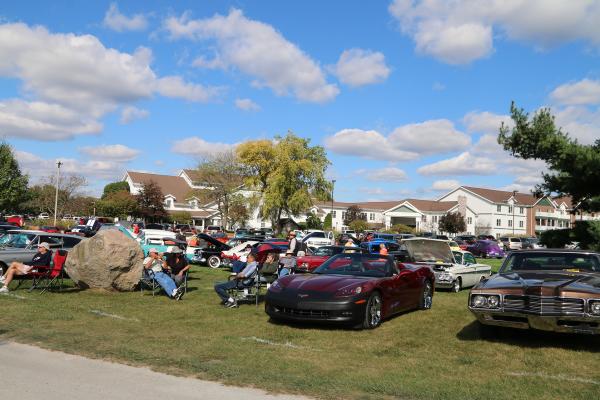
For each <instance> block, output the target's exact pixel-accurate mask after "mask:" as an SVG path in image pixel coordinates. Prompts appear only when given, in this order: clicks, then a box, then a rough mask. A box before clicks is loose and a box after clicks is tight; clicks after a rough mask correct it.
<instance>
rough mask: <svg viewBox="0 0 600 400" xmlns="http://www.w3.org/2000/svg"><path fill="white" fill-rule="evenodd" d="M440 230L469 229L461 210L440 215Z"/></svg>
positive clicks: (452, 231) (451, 231)
mask: <svg viewBox="0 0 600 400" xmlns="http://www.w3.org/2000/svg"><path fill="white" fill-rule="evenodd" d="M438 228H439V230H440V232H448V233H459V232H464V231H466V230H467V222H466V221H465V217H463V216H462V214H461V213H459V212H453V213H452V212H450V213H447V214H445V215H442V216H441V217H440V221H439V224H438Z"/></svg>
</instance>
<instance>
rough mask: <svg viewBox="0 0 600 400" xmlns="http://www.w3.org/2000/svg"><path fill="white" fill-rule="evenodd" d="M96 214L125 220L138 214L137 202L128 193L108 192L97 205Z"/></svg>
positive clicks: (121, 191) (123, 191) (122, 191)
mask: <svg viewBox="0 0 600 400" xmlns="http://www.w3.org/2000/svg"><path fill="white" fill-rule="evenodd" d="M97 208H98V212H99V213H100V214H101V215H102V216H104V217H120V218H125V217H127V216H129V215H137V214H138V201H137V199H136V197H135V196H133V195H132V194H131V193H129V191H125V190H119V191H113V192H109V193H108V194H107V195H106V196H104V197H103V198H102V200H100V201H99V202H98V204H97Z"/></svg>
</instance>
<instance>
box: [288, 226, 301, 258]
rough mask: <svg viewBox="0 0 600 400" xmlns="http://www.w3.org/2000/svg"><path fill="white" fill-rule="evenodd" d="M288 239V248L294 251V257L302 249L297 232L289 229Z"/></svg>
mask: <svg viewBox="0 0 600 400" xmlns="http://www.w3.org/2000/svg"><path fill="white" fill-rule="evenodd" d="M288 240H289V245H288V249H289V250H290V251H291V252H292V255H293V256H294V257H296V256H297V255H298V251H299V250H300V246H299V245H298V239H296V232H294V231H289V232H288Z"/></svg>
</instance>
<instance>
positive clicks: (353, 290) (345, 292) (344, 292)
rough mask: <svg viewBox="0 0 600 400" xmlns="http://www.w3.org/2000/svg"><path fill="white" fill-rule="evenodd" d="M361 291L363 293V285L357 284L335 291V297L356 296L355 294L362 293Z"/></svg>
mask: <svg viewBox="0 0 600 400" xmlns="http://www.w3.org/2000/svg"><path fill="white" fill-rule="evenodd" d="M360 293H362V286H355V287H349V288H343V289H340V290H338V291H337V292H336V293H335V297H347V296H354V295H355V294H360Z"/></svg>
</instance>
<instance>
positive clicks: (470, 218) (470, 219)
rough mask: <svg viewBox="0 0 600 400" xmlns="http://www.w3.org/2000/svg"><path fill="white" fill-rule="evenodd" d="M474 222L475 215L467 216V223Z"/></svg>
mask: <svg viewBox="0 0 600 400" xmlns="http://www.w3.org/2000/svg"><path fill="white" fill-rule="evenodd" d="M472 223H473V217H467V225H471V224H472Z"/></svg>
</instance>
